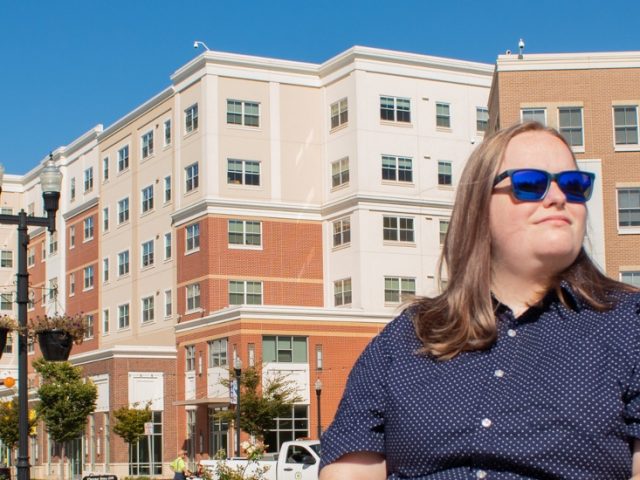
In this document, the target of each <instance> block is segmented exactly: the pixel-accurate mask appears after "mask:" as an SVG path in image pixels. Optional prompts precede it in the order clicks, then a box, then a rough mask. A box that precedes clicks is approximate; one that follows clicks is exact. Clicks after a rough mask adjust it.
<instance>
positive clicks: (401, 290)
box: [384, 275, 416, 305]
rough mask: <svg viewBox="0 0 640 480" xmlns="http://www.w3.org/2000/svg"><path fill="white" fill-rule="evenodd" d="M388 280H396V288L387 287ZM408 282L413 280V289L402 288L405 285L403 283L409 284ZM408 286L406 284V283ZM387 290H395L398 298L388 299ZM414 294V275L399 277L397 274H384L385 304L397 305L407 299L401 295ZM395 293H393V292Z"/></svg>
mask: <svg viewBox="0 0 640 480" xmlns="http://www.w3.org/2000/svg"><path fill="white" fill-rule="evenodd" d="M388 281H396V282H397V284H398V289H397V290H395V289H393V290H391V289H388V288H387V282H388ZM410 282H413V290H409V289H408V288H403V287H405V284H409V283H410ZM407 287H408V285H407ZM387 292H397V295H398V298H397V300H396V299H392V300H390V299H388V298H387ZM415 294H416V279H415V277H399V276H393V275H385V276H384V303H385V305H398V304H400V303H402V302H405V301H407V298H403V296H405V297H406V295H411V296H415ZM394 295H395V294H394Z"/></svg>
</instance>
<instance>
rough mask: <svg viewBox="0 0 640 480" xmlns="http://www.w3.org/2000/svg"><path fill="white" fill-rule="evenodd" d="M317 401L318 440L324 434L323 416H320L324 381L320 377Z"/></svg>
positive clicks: (317, 382)
mask: <svg viewBox="0 0 640 480" xmlns="http://www.w3.org/2000/svg"><path fill="white" fill-rule="evenodd" d="M315 387H316V403H317V405H318V440H320V437H321V436H322V417H321V416H320V395H322V382H321V381H320V379H317V380H316V384H315Z"/></svg>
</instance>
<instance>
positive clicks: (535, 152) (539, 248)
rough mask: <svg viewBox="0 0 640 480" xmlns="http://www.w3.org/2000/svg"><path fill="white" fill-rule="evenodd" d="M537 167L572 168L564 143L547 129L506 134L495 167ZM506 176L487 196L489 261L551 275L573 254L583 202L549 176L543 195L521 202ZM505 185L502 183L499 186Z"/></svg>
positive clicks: (522, 271) (579, 234)
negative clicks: (507, 137)
mask: <svg viewBox="0 0 640 480" xmlns="http://www.w3.org/2000/svg"><path fill="white" fill-rule="evenodd" d="M515 168H536V169H539V170H546V171H548V172H551V173H555V172H562V171H564V170H575V169H576V164H575V162H574V160H573V156H572V155H571V152H570V151H569V149H568V148H567V146H566V145H565V144H564V143H563V142H562V141H561V140H560V139H558V138H556V137H555V136H553V135H551V134H550V133H547V132H540V131H530V132H524V133H521V134H520V135H517V136H515V137H514V138H512V139H511V141H510V142H509V144H508V145H507V148H506V150H505V154H504V160H503V162H502V165H501V167H500V170H499V172H500V173H501V172H503V171H505V170H509V169H515ZM510 182H511V180H510V179H509V178H506V179H504V180H502V181H501V182H500V183H499V184H498V185H497V186H496V190H495V191H494V193H493V195H492V197H491V204H490V209H489V222H490V229H491V245H492V252H491V254H492V265H493V267H494V270H495V269H496V268H502V269H505V268H506V269H508V270H510V271H511V272H514V273H518V274H527V273H531V274H536V275H537V274H540V273H543V274H546V275H554V274H556V273H558V272H560V271H562V270H564V269H565V268H567V267H568V266H569V265H571V263H573V261H574V260H575V259H576V257H577V255H578V253H579V252H580V248H581V246H582V242H583V239H584V234H585V223H586V218H587V210H586V206H585V204H583V203H582V204H581V203H569V202H567V199H566V197H565V195H564V193H562V191H561V190H560V188H559V187H558V185H557V183H556V182H555V181H554V182H551V185H550V187H549V191H548V192H547V195H546V196H545V198H544V199H543V200H541V201H538V202H522V201H519V200H516V199H515V198H514V197H513V195H511V193H510V188H509V186H510ZM504 187H507V188H504Z"/></svg>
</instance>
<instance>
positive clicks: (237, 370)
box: [18, 357, 242, 480]
mask: <svg viewBox="0 0 640 480" xmlns="http://www.w3.org/2000/svg"><path fill="white" fill-rule="evenodd" d="M233 367H234V370H235V374H236V457H240V376H241V375H242V360H240V357H236V360H235V362H234V365H233ZM18 480H20V479H18Z"/></svg>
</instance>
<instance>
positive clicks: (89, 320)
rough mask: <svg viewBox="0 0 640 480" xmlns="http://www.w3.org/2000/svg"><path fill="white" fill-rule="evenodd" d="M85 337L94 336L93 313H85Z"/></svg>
mask: <svg viewBox="0 0 640 480" xmlns="http://www.w3.org/2000/svg"><path fill="white" fill-rule="evenodd" d="M84 327H85V330H84V339H85V340H87V339H89V338H93V330H94V321H93V315H91V314H89V315H85V317H84Z"/></svg>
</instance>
